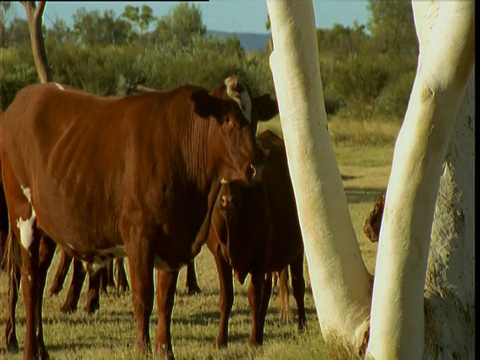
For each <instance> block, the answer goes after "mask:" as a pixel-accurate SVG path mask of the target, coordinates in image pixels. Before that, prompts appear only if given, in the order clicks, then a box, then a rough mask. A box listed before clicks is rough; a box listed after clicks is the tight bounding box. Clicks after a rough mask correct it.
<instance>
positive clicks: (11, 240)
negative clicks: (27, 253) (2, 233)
mask: <svg viewBox="0 0 480 360" xmlns="http://www.w3.org/2000/svg"><path fill="white" fill-rule="evenodd" d="M9 224H10V219H9ZM1 265H2V266H1V267H2V269H5V270H6V271H7V273H8V274H11V273H17V272H18V269H20V268H21V266H22V254H21V250H20V244H19V243H18V241H17V240H16V239H15V237H14V235H13V233H12V227H11V226H9V228H8V235H7V241H6V246H5V249H4V253H3V254H2V264H1Z"/></svg>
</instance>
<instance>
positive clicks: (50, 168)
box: [1, 84, 264, 359]
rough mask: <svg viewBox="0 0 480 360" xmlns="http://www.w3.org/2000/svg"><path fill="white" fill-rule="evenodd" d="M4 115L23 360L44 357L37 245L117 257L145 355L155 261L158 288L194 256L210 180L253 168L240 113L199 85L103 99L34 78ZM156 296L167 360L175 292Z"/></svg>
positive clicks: (256, 154)
mask: <svg viewBox="0 0 480 360" xmlns="http://www.w3.org/2000/svg"><path fill="white" fill-rule="evenodd" d="M4 115H5V116H4V119H3V122H2V126H3V127H2V132H3V143H2V153H1V156H2V171H3V180H4V190H5V194H6V200H7V206H8V211H9V221H10V224H9V225H10V229H12V231H11V234H12V240H13V241H12V242H11V243H13V242H18V244H20V247H21V256H22V273H23V275H24V276H23V277H22V292H23V296H24V300H25V306H26V322H27V331H26V338H25V347H24V358H25V359H31V358H35V357H37V356H39V355H40V357H41V358H46V357H48V352H47V349H46V346H45V344H44V340H43V324H42V321H41V319H42V314H41V311H42V294H43V288H44V285H45V283H44V281H45V277H46V272H45V273H43V272H42V271H41V261H39V259H41V254H40V250H41V249H40V244H41V241H42V240H44V241H45V242H46V244H47V246H54V244H55V243H54V242H56V243H57V244H59V245H60V246H61V247H62V249H63V250H65V251H67V253H68V254H69V255H71V256H73V257H75V258H79V259H81V260H83V261H85V262H86V263H87V268H88V267H91V268H92V269H95V267H96V266H97V264H99V263H102V262H104V261H105V260H107V259H108V258H111V257H121V256H125V255H126V256H127V258H128V261H129V270H130V279H131V285H132V295H133V296H132V297H133V304H134V309H135V316H136V323H137V326H136V327H137V330H136V343H137V346H138V347H139V348H141V349H145V350H150V336H149V319H150V315H151V312H152V308H153V295H154V286H153V284H154V282H153V268H154V267H156V268H157V269H159V270H158V279H159V280H160V281H158V283H162V281H161V280H162V278H163V276H162V274H165V273H167V274H169V272H170V271H171V272H173V273H177V271H178V269H180V268H181V267H182V266H184V265H186V264H188V263H189V262H190V261H191V260H192V259H193V257H194V256H196V255H197V254H198V252H199V251H200V249H201V247H202V245H203V244H204V243H205V242H206V240H207V236H208V229H209V225H210V219H211V214H212V210H213V206H214V203H215V200H216V198H217V195H218V191H219V187H220V182H224V183H225V182H227V183H228V182H230V181H238V182H241V183H245V184H249V183H251V182H252V180H254V178H255V177H256V176H260V175H261V171H260V169H261V167H260V166H259V165H261V163H262V161H264V159H263V156H262V153H261V151H260V150H259V148H258V147H257V145H256V143H255V139H254V129H253V127H252V122H251V121H249V120H251V119H248V118H247V117H246V116H247V115H248V112H247V111H245V109H241V108H240V107H239V104H238V101H234V100H232V99H230V98H229V99H219V98H216V97H215V96H211V95H210V94H209V93H208V91H206V90H205V89H203V88H201V87H198V86H190V85H187V86H182V87H179V88H177V89H173V90H170V91H163V92H152V93H148V94H142V95H135V96H130V97H125V98H118V97H111V98H104V97H97V96H94V95H91V94H88V93H84V92H81V91H71V90H68V89H65V88H63V87H62V86H61V85H58V84H41V85H31V86H28V87H27V88H25V89H23V90H21V91H20V92H19V93H18V94H17V96H16V98H15V100H14V101H13V103H12V104H11V105H10V107H9V108H8V109H7V111H6V112H5V114H4ZM52 239H54V240H53V241H52ZM51 253H52V254H53V251H52V252H51ZM162 269H163V270H162ZM167 278H168V276H167ZM165 295H166V294H165V292H164V291H162V290H161V289H160V290H159V291H157V305H158V312H159V321H158V331H157V340H156V346H155V353H156V354H158V355H161V356H163V357H167V358H174V356H173V351H172V343H171V336H170V332H169V328H170V320H171V315H172V307H173V301H172V302H171V303H170V301H171V300H170V299H171V298H172V297H173V294H172V297H169V296H165ZM38 319H40V321H38Z"/></svg>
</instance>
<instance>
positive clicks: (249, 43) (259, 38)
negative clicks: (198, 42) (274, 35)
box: [207, 30, 270, 51]
mask: <svg viewBox="0 0 480 360" xmlns="http://www.w3.org/2000/svg"><path fill="white" fill-rule="evenodd" d="M208 35H213V36H215V37H218V38H220V39H227V38H229V37H233V35H234V33H230V32H225V31H216V30H207V36H208ZM236 35H237V37H238V39H239V40H240V44H242V47H243V48H244V49H245V50H247V51H250V50H261V51H265V48H266V46H267V43H268V39H269V38H270V35H269V34H253V33H236Z"/></svg>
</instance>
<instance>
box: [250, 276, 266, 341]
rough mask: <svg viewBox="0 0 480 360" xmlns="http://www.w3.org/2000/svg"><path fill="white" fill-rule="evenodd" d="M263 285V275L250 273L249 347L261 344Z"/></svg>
mask: <svg viewBox="0 0 480 360" xmlns="http://www.w3.org/2000/svg"><path fill="white" fill-rule="evenodd" d="M264 283H265V274H264V273H263V272H262V271H259V270H258V269H257V270H254V271H252V273H251V277H250V284H249V286H248V303H249V304H250V309H251V312H252V328H251V330H250V337H249V338H248V343H249V344H251V345H262V344H263V322H262V298H263V289H264Z"/></svg>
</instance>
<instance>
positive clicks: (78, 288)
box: [60, 259, 87, 314]
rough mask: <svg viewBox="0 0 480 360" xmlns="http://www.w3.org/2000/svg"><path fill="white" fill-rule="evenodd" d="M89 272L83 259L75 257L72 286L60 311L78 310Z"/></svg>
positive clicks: (70, 311)
mask: <svg viewBox="0 0 480 360" xmlns="http://www.w3.org/2000/svg"><path fill="white" fill-rule="evenodd" d="M86 276H87V272H86V270H85V266H84V265H83V263H82V261H81V260H78V259H73V274H72V282H71V283H70V288H69V289H68V294H67V298H66V299H65V302H64V303H63V305H62V307H61V308H60V311H61V312H63V313H67V314H68V313H73V312H75V311H77V307H78V301H79V300H80V294H81V292H82V287H83V283H84V281H85V277H86Z"/></svg>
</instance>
